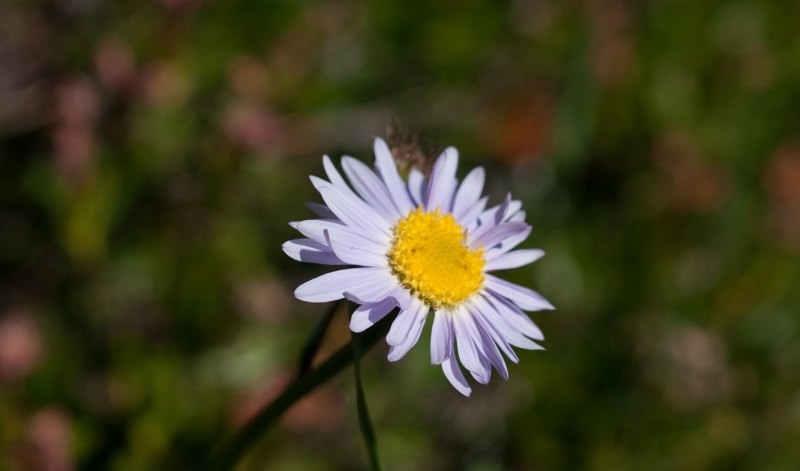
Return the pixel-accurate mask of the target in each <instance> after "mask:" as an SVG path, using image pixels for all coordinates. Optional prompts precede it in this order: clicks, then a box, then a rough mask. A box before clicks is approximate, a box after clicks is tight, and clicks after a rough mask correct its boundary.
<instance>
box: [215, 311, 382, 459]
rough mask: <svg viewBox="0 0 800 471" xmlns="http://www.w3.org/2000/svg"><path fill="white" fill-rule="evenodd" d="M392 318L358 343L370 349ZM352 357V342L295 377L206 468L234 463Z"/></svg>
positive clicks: (348, 363) (371, 328)
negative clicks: (298, 402)
mask: <svg viewBox="0 0 800 471" xmlns="http://www.w3.org/2000/svg"><path fill="white" fill-rule="evenodd" d="M393 317H394V316H391V315H389V316H386V317H384V318H383V319H382V320H381V321H380V322H378V323H377V324H376V325H374V326H372V327H370V328H369V329H367V331H366V332H364V333H363V334H362V335H361V338H360V345H361V347H362V348H363V350H364V351H365V352H367V351H369V350H370V349H372V347H374V346H375V345H376V344H377V343H378V340H380V339H381V338H383V337H385V335H386V332H387V331H388V330H389V326H390V325H391V320H392V318H393ZM353 359H354V356H353V346H352V341H351V343H348V344H347V345H345V346H343V347H341V348H340V349H339V350H337V351H336V352H335V353H334V354H333V355H331V356H330V357H329V358H328V359H327V360H325V362H324V363H322V364H321V365H319V366H318V367H317V368H316V369H314V370H312V371H310V372H308V373H306V374H305V375H302V376H298V377H297V378H295V379H294V381H292V382H291V383H290V384H289V385H288V386H286V389H284V390H283V392H282V393H281V394H280V395H279V396H278V397H276V398H275V399H274V400H273V401H272V402H271V403H269V404H267V405H266V406H265V407H264V408H263V409H262V410H261V412H259V413H258V415H256V416H255V417H254V418H253V419H252V420H250V422H248V423H247V424H246V425H245V426H244V427H243V428H242V429H240V430H239V431H237V432H235V433H234V434H233V435H232V436H229V437H228V438H227V439H226V440H225V441H223V442H222V444H221V445H220V447H219V448H218V449H217V451H216V453H214V455H213V457H212V460H211V462H210V463H209V466H208V468H207V469H208V470H210V471H223V470H227V469H231V468H232V467H233V466H235V465H236V463H237V462H238V461H239V459H240V458H241V457H242V455H243V454H244V453H245V452H246V451H247V450H248V448H250V447H251V446H252V445H253V444H254V443H255V442H256V441H258V440H259V439H260V438H262V437H263V436H264V434H265V433H266V432H267V431H268V430H269V429H270V428H271V427H272V426H273V425H275V423H276V422H277V420H278V419H279V418H280V417H281V415H283V413H284V412H286V410H288V409H289V408H290V407H291V406H292V405H294V404H295V403H296V402H297V401H298V400H300V399H302V398H303V397H304V396H305V395H306V394H308V393H309V392H311V391H313V390H314V389H315V388H317V387H318V386H320V385H321V384H323V383H325V382H326V381H328V380H329V379H331V378H333V377H334V376H336V374H337V373H339V372H340V371H342V370H343V369H344V368H346V367H347V366H349V365H350V364H351V363H352V362H353Z"/></svg>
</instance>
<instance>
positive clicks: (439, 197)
mask: <svg viewBox="0 0 800 471" xmlns="http://www.w3.org/2000/svg"><path fill="white" fill-rule="evenodd" d="M457 167H458V151H457V150H456V149H455V148H454V147H448V148H447V149H445V150H444V152H442V155H440V156H439V158H438V159H437V160H436V163H435V164H434V165H433V169H432V170H431V179H430V182H429V183H428V199H427V201H426V203H425V209H426V210H427V211H428V212H433V211H434V210H435V209H436V208H439V209H440V210H441V211H442V212H449V211H450V208H451V204H452V202H453V194H454V193H455V191H456V185H457V184H458V181H457V180H456V168H457Z"/></svg>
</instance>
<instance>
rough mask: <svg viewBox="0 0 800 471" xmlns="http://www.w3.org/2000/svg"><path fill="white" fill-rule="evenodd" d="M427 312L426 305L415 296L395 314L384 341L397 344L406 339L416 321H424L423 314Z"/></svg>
mask: <svg viewBox="0 0 800 471" xmlns="http://www.w3.org/2000/svg"><path fill="white" fill-rule="evenodd" d="M427 314H428V306H427V305H425V303H424V302H422V301H420V300H419V299H417V298H414V300H413V301H411V305H410V306H408V308H406V309H404V310H402V311H400V314H398V315H397V318H395V320H394V322H392V326H391V327H390V328H389V333H388V334H386V343H388V344H389V345H393V346H397V345H400V344H402V343H403V342H405V341H406V339H407V338H408V336H409V334H410V333H411V331H412V329H413V328H414V327H415V324H416V323H419V322H423V323H424V322H425V316H426V315H427Z"/></svg>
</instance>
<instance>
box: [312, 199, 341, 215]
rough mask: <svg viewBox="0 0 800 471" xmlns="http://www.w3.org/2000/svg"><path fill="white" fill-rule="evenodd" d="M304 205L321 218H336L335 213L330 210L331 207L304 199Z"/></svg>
mask: <svg viewBox="0 0 800 471" xmlns="http://www.w3.org/2000/svg"><path fill="white" fill-rule="evenodd" d="M306 207H307V208H308V209H310V210H311V211H312V212H313V213H314V214H316V215H317V216H319V217H321V218H322V219H338V218H337V217H336V215H335V214H333V211H331V208H329V207H327V206H325V205H324V204H320V203H315V202H314V201H306Z"/></svg>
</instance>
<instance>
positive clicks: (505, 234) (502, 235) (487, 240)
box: [469, 222, 530, 249]
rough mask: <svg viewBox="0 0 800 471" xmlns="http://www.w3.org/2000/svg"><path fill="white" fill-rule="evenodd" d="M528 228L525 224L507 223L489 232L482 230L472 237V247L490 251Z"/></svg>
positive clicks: (492, 228)
mask: <svg viewBox="0 0 800 471" xmlns="http://www.w3.org/2000/svg"><path fill="white" fill-rule="evenodd" d="M528 227H530V226H528V225H527V224H525V223H524V222H507V223H503V224H500V225H499V226H494V227H491V228H490V229H489V230H487V231H482V230H481V229H480V228H479V229H478V230H477V231H475V235H473V236H470V243H469V245H470V247H472V248H478V247H480V246H481V245H482V246H483V247H484V248H486V249H490V248H492V247H494V246H495V245H497V244H499V243H500V242H502V241H504V240H505V239H507V238H509V237H511V236H515V235H517V234H520V233H522V232H524V231H525V229H527V228H528Z"/></svg>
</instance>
